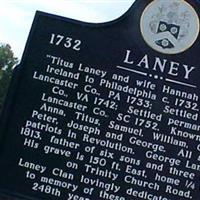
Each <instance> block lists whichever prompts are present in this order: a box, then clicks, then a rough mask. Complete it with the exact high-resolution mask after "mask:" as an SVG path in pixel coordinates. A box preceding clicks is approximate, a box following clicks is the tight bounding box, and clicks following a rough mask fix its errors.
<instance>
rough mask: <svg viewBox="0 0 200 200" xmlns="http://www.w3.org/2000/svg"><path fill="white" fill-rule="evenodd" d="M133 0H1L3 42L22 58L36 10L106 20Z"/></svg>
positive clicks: (0, 28)
mask: <svg viewBox="0 0 200 200" xmlns="http://www.w3.org/2000/svg"><path fill="white" fill-rule="evenodd" d="M133 3H134V0H0V8H1V11H0V42H3V43H8V44H10V45H11V47H12V49H13V51H14V53H15V56H17V57H18V58H19V59H20V58H21V55H22V52H23V50H24V46H25V43H26V39H27V37H28V33H29V30H30V28H31V24H32V21H33V18H34V14H35V11H36V10H40V11H44V12H48V13H53V14H57V15H61V16H65V17H69V18H73V19H77V20H81V21H86V22H105V21H110V20H113V19H115V18H118V17H119V16H121V15H122V14H123V13H124V12H126V11H127V10H128V9H129V8H130V6H131V5H132V4H133Z"/></svg>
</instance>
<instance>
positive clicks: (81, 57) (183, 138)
mask: <svg viewBox="0 0 200 200" xmlns="http://www.w3.org/2000/svg"><path fill="white" fill-rule="evenodd" d="M199 8H200V5H199V3H198V1H196V0H190V1H184V0H168V1H166V0H154V1H146V0H137V1H136V2H135V3H134V4H133V6H132V7H131V9H130V10H129V11H128V12H127V13H126V14H125V15H123V16H122V17H120V18H119V19H117V20H115V21H112V22H109V23H103V24H89V23H83V22H78V21H74V20H71V19H66V18H62V17H58V16H54V15H50V14H46V13H42V12H37V13H36V16H35V20H34V23H33V26H32V29H31V32H30V35H29V39H28V42H27V45H26V49H25V52H24V55H23V58H22V62H21V64H20V66H18V67H17V69H16V70H15V74H14V77H13V81H12V84H11V88H10V90H9V95H8V98H7V102H6V104H5V107H4V110H3V113H2V117H1V127H0V131H1V147H0V163H1V164H0V194H1V195H2V196H3V195H4V196H8V197H10V198H12V197H13V198H19V199H42V200H45V199H47V200H49V199H58V200H101V199H103V200H106V199H109V200H129V199H134V200H135V199H148V200H177V199H181V200H188V199H192V200H197V199H199V195H200V177H199V173H200V122H199V108H200V107H199V98H200V79H199V77H200V57H199V56H198V53H199V52H200V43H199V41H200V39H199V13H200V10H199Z"/></svg>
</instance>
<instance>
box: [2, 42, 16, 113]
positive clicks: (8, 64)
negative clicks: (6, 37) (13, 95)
mask: <svg viewBox="0 0 200 200" xmlns="http://www.w3.org/2000/svg"><path fill="white" fill-rule="evenodd" d="M18 62H19V61H18V59H17V58H16V57H15V56H14V53H13V51H12V49H11V46H10V45H9V44H3V43H0V111H1V110H2V107H3V103H4V100H5V97H6V94H7V90H8V87H9V84H10V80H11V77H12V72H13V69H14V67H15V66H16V64H17V63H18Z"/></svg>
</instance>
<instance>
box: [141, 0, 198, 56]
mask: <svg viewBox="0 0 200 200" xmlns="http://www.w3.org/2000/svg"><path fill="white" fill-rule="evenodd" d="M140 28H141V33H142V36H143V38H144V40H145V42H146V43H147V44H148V45H149V46H150V47H151V48H153V49H154V50H156V51H158V52H160V53H163V54H177V53H181V52H183V51H185V50H187V49H189V48H190V47H191V46H192V45H193V44H194V42H195V41H196V39H197V37H198V34H199V17H198V15H197V13H196V11H195V10H194V8H193V7H192V6H191V5H190V4H189V3H187V2H186V1H184V0H154V1H153V2H151V3H150V4H149V5H148V6H147V7H146V8H145V10H144V12H143V14H142V17H141V20H140Z"/></svg>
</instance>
